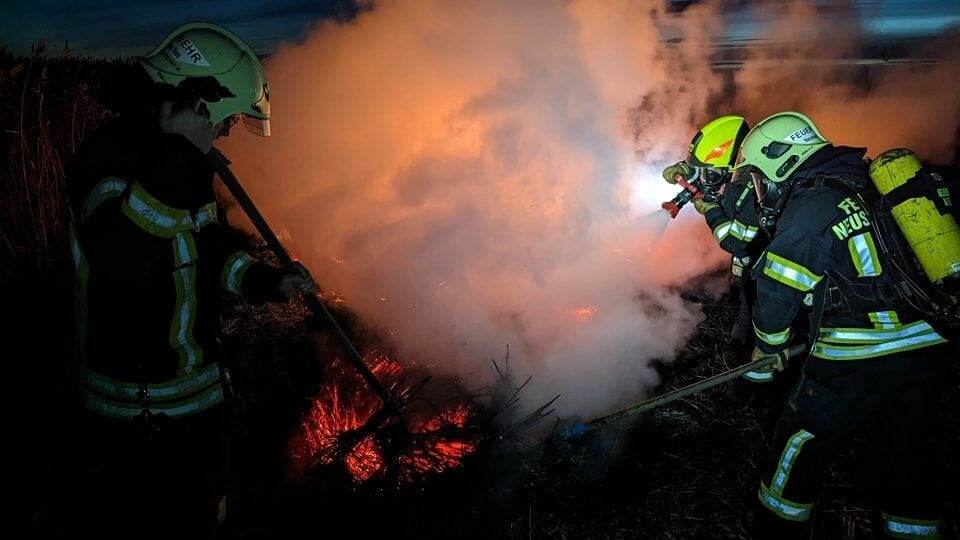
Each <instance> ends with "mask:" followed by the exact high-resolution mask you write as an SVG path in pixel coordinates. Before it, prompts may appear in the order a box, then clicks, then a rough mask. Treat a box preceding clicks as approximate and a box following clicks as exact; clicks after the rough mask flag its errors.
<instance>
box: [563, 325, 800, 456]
mask: <svg viewBox="0 0 960 540" xmlns="http://www.w3.org/2000/svg"><path fill="white" fill-rule="evenodd" d="M805 349H806V345H805V344H800V345H795V346H793V347H791V348H790V351H789V356H790V357H794V356H799V355H801V354H803V351H804V350H805ZM776 363H777V358H776V357H770V358H765V359H763V360H757V361H755V362H749V363H747V364H744V365H742V366H738V367H735V368H733V369H729V370H727V371H724V372H722V373H718V374H716V375H714V376H712V377H708V378H706V379H704V380H702V381H699V382H695V383H693V384H688V385H687V386H682V387H680V388H677V389H675V390H671V391H669V392H667V393H665V394H662V395H659V396H656V397H652V398H650V399H647V400H645V401H641V402H640V403H636V404H634V405H631V406H629V407H627V408H625V409H621V410H619V411H616V412H613V413H610V414H606V415H603V416H598V417H597V418H594V419H593V420H589V421H587V422H583V423H580V424H575V425H573V426H572V427H571V428H570V429H569V430H567V435H568V436H569V437H577V436H580V435H583V434H585V433H587V432H588V431H591V430H593V429H596V428H599V427H601V426H604V425H607V424H610V423H613V422H616V421H618V420H622V419H624V418H626V417H628V416H633V415H634V414H637V413H641V412H643V411H647V410H650V409H654V408H656V407H660V406H661V405H666V404H667V403H670V402H672V401H676V400H678V399H683V398H685V397H687V396H691V395H693V394H698V393H700V392H703V391H704V390H707V389H709V388H713V387H714V386H717V385H720V384H723V383H725V382H727V381H730V380H733V379H736V378H737V377H740V376H741V375H743V374H744V373H746V372H748V371H754V370H757V369H761V368H765V367H768V366H772V365H773V364H776ZM758 384H759V383H758Z"/></svg>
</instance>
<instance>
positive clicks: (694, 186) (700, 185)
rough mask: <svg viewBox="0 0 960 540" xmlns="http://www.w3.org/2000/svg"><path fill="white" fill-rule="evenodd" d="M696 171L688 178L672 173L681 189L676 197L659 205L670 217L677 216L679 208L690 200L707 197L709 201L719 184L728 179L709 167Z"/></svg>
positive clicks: (713, 196)
mask: <svg viewBox="0 0 960 540" xmlns="http://www.w3.org/2000/svg"><path fill="white" fill-rule="evenodd" d="M698 171H699V172H697V173H695V174H694V175H693V176H691V178H690V179H689V180H687V179H686V178H684V176H683V175H682V174H680V173H677V174H675V175H673V180H674V182H676V183H677V185H679V186H680V187H682V188H683V190H682V191H681V192H680V193H677V195H676V197H674V198H672V199H670V200H669V201H666V202H664V203H663V204H661V205H660V208H662V209H664V210H666V211H667V213H668V214H670V218H671V219H673V218H675V217H677V214H679V213H680V209H681V208H683V207H684V205H686V204H687V203H688V202H690V201H692V200H695V199H702V198H704V197H707V200H708V201H710V200H712V199H711V198H715V197H716V195H717V191H718V190H719V188H720V186H721V185H722V184H724V183H725V182H727V181H728V180H729V176H727V175H726V174H725V173H720V172H717V171H714V170H711V169H709V168H707V169H698Z"/></svg>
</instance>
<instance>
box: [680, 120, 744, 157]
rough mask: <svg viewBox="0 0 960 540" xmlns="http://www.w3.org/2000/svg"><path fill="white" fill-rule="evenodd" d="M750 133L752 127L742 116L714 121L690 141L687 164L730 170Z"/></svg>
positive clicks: (701, 129)
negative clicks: (742, 143) (741, 144)
mask: <svg viewBox="0 0 960 540" xmlns="http://www.w3.org/2000/svg"><path fill="white" fill-rule="evenodd" d="M748 131H750V126H749V125H747V121H746V120H744V119H743V117H742V116H735V115H727V116H721V117H719V118H716V119H714V120H712V121H711V122H710V123H708V124H707V125H705V126H703V127H702V128H700V131H698V132H697V134H696V135H694V136H693V139H692V140H691V141H690V149H689V150H688V151H687V163H689V164H691V165H694V166H696V167H711V168H714V169H723V170H727V169H729V168H730V167H731V166H732V165H733V160H734V158H735V157H736V156H737V151H738V150H739V149H740V143H741V142H743V138H744V137H746V136H747V132H748Z"/></svg>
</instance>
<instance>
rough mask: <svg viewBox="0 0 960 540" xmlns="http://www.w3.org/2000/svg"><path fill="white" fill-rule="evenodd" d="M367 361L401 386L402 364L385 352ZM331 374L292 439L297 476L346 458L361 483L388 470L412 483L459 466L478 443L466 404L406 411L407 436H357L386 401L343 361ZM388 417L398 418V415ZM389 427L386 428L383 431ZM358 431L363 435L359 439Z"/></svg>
mask: <svg viewBox="0 0 960 540" xmlns="http://www.w3.org/2000/svg"><path fill="white" fill-rule="evenodd" d="M364 361H365V363H366V364H367V365H368V366H369V367H370V370H371V371H372V372H373V373H374V375H376V376H377V378H378V379H379V380H380V381H381V382H382V383H383V384H384V386H386V387H387V388H390V389H391V391H392V392H394V393H396V392H398V391H399V390H401V389H402V386H403V385H402V384H401V381H402V379H403V377H404V375H405V374H406V369H405V368H404V367H403V366H402V365H401V364H400V363H398V362H396V361H394V360H392V359H390V358H389V357H387V356H385V355H382V354H376V355H368V356H367V357H366V358H365V359H364ZM329 376H330V379H329V380H328V382H327V383H326V384H325V385H324V387H323V388H322V389H321V390H320V392H319V394H318V395H317V396H316V397H314V398H313V400H312V403H311V406H310V409H309V411H308V412H307V413H306V415H305V416H304V417H303V419H302V421H301V423H300V426H299V430H298V432H297V434H296V435H295V436H294V437H293V438H292V440H291V445H290V446H291V451H290V457H291V464H292V470H293V474H294V476H295V477H297V478H299V477H302V476H303V475H304V474H305V473H307V472H310V471H311V470H313V469H314V468H316V467H318V466H330V465H334V464H336V462H337V461H340V460H342V464H343V466H344V467H345V469H346V471H347V472H348V473H349V474H350V476H351V478H352V479H353V481H354V482H356V483H358V484H360V483H364V482H367V481H370V480H372V479H374V478H377V477H383V476H385V475H387V474H388V473H391V474H396V480H398V481H400V482H412V481H415V480H416V479H418V478H421V477H423V476H424V475H428V474H435V473H440V472H443V471H445V470H449V469H453V468H456V467H458V466H460V464H461V463H462V462H463V459H464V458H465V457H466V456H468V455H469V454H471V453H473V452H474V451H475V450H476V448H477V438H476V437H475V436H472V435H468V434H467V433H466V432H465V428H466V427H467V421H468V419H469V418H470V412H471V408H470V406H468V405H467V404H456V405H452V406H449V407H447V408H444V409H443V410H440V411H434V410H432V409H431V411H430V412H429V414H426V415H424V414H423V411H420V414H417V413H416V412H413V413H411V414H404V415H403V416H404V419H405V420H406V421H407V422H408V424H409V425H407V426H406V428H405V429H406V430H408V431H409V434H410V436H409V437H402V438H391V437H380V436H378V435H379V434H380V432H379V431H373V432H370V433H366V434H360V435H356V434H355V433H352V432H354V430H358V429H360V428H363V427H364V426H365V425H366V423H367V421H368V420H370V418H371V417H372V416H373V415H374V414H375V413H376V412H377V411H379V410H380V408H381V407H382V402H381V401H380V399H379V398H378V397H377V396H376V395H375V394H374V393H373V392H372V391H371V390H370V389H369V388H368V387H367V386H366V383H365V382H364V381H363V380H362V379H361V378H360V376H359V375H358V374H357V373H356V372H355V371H354V370H353V369H352V368H351V367H349V366H346V365H344V363H343V362H335V363H334V365H333V366H332V367H331V370H330V373H329ZM408 417H409V418H408ZM390 421H391V422H395V417H392V418H391V419H390ZM393 427H396V426H393ZM388 429H389V428H387V427H384V431H387V430H388ZM393 433H395V431H394V432H393ZM356 436H360V437H361V438H360V439H359V441H355V438H354V437H356ZM397 440H400V441H401V442H399V443H398V442H396V441H397ZM354 442H355V444H351V443H354ZM390 465H395V467H391V466H390Z"/></svg>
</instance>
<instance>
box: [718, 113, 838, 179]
mask: <svg viewBox="0 0 960 540" xmlns="http://www.w3.org/2000/svg"><path fill="white" fill-rule="evenodd" d="M829 144H830V142H829V141H827V139H825V138H824V136H823V135H821V134H820V130H818V129H817V126H815V125H814V124H813V121H812V120H810V119H809V118H807V117H806V116H805V115H803V114H800V113H798V112H794V111H786V112H780V113H777V114H774V115H771V116H768V117H766V118H764V119H763V120H761V121H760V123H758V124H757V125H756V126H755V127H754V128H753V129H751V130H750V132H749V133H747V136H746V138H744V139H743V144H742V145H740V154H739V155H738V156H737V162H736V165H735V166H734V171H736V172H737V173H740V172H751V171H753V172H758V173H760V174H761V175H762V176H763V177H764V178H766V180H767V181H770V182H775V183H779V182H783V181H784V180H786V179H787V178H788V177H789V176H790V174H791V173H792V172H793V171H795V170H797V168H798V167H800V165H802V164H803V162H804V161H806V160H807V159H808V158H809V157H810V156H812V155H813V153H814V152H816V151H817V150H819V149H821V148H823V147H824V146H827V145H829Z"/></svg>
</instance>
